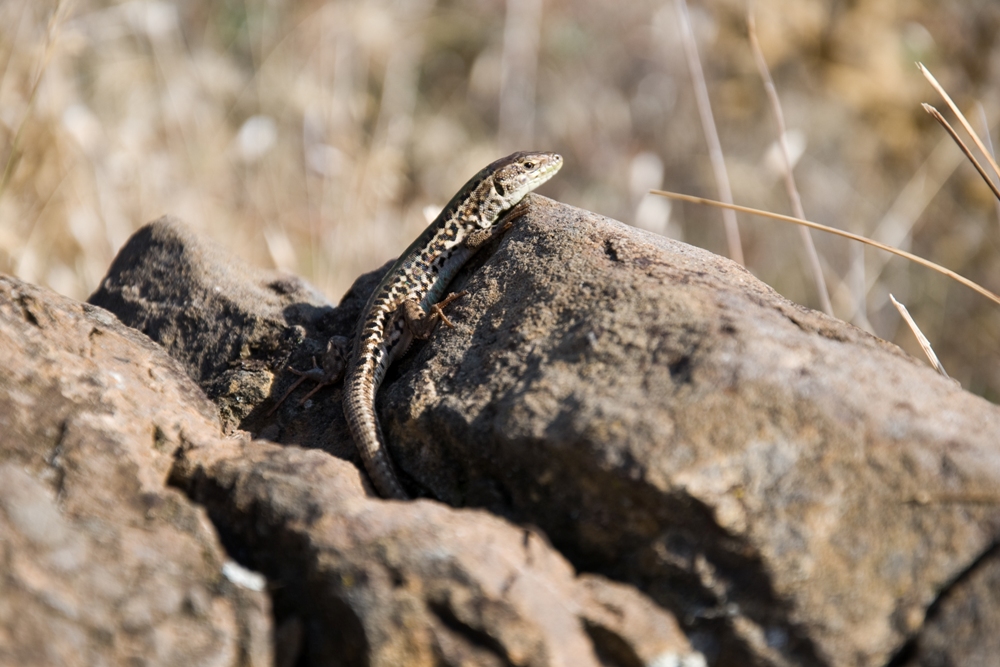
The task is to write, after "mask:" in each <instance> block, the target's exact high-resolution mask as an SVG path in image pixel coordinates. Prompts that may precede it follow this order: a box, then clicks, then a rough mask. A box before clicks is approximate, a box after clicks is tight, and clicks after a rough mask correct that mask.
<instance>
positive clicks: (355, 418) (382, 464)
mask: <svg viewBox="0 0 1000 667" xmlns="http://www.w3.org/2000/svg"><path fill="white" fill-rule="evenodd" d="M373 380H374V378H373V377H372V375H371V374H369V373H366V372H364V369H359V370H358V371H357V372H353V373H351V374H350V375H349V376H348V377H347V382H346V383H345V395H344V415H345V416H346V417H347V427H348V428H349V429H350V431H351V437H353V438H354V444H355V445H357V448H358V452H360V453H361V459H362V460H363V461H364V463H365V469H367V470H368V476H369V477H371V480H372V483H373V484H374V485H375V489H376V490H377V491H378V492H379V495H381V496H382V497H383V498H391V499H395V500H407V499H409V497H410V496H409V494H407V493H406V491H405V490H404V489H403V486H402V484H400V483H399V476H398V475H397V474H396V468H395V466H394V465H393V464H392V458H391V457H390V456H389V453H388V452H387V451H386V448H385V438H384V437H383V436H382V427H381V426H380V425H379V423H378V415H376V414H375V392H376V390H377V389H378V385H377V384H376V383H375V382H374V381H373Z"/></svg>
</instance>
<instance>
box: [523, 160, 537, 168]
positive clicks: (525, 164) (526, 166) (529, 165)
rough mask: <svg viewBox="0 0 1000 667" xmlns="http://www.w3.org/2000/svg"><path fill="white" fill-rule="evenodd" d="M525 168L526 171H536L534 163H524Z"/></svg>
mask: <svg viewBox="0 0 1000 667" xmlns="http://www.w3.org/2000/svg"><path fill="white" fill-rule="evenodd" d="M524 168H525V169H534V168H535V163H534V162H525V163H524Z"/></svg>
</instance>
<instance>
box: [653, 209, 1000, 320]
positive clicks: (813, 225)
mask: <svg viewBox="0 0 1000 667" xmlns="http://www.w3.org/2000/svg"><path fill="white" fill-rule="evenodd" d="M650 192H651V193H653V194H654V195H660V196H662V197H666V198H668V199H676V200H678V201H686V202H690V203H692V204H704V205H705V206H715V207H716V208H729V209H732V210H734V211H739V212H741V213H749V214H751V215H759V216H761V217H764V218H771V219H772V220H778V221H779V222H790V223H792V224H793V225H803V226H805V227H809V228H810V229H818V230H820V231H823V232H827V233H830V234H835V235H837V236H842V237H844V238H845V239H851V240H852V241H858V242H860V243H864V244H866V245H870V246H872V247H873V248H878V249H879V250H885V251H886V252H891V253H892V254H894V255H899V256H900V257H905V258H906V259H908V260H910V261H911V262H915V263H917V264H920V265H921V266H926V267H927V268H928V269H931V270H932V271H937V272H938V273H940V274H942V275H945V276H948V277H949V278H951V279H952V280H955V281H957V282H960V283H962V284H963V285H965V286H966V287H968V288H969V289H971V290H975V291H976V292H979V293H980V294H982V295H983V296H985V297H986V298H987V299H989V300H990V301H992V302H994V303H996V304H1000V296H997V295H996V294H994V293H993V292H991V291H989V290H988V289H986V288H985V287H983V286H982V285H979V284H978V283H974V282H973V281H971V280H969V279H968V278H966V277H965V276H962V275H959V274H957V273H955V272H954V271H952V270H951V269H946V268H944V267H943V266H941V265H940V264H935V263H934V262H932V261H930V260H927V259H924V258H923V257H920V256H918V255H914V254H913V253H910V252H906V251H905V250H900V249H898V248H893V247H892V246H888V245H885V244H884V243H879V242H878V241H873V240H872V239H869V238H866V237H864V236H860V235H858V234H852V233H851V232H845V231H844V230H843V229H837V228H836V227H827V226H826V225H821V224H819V223H818V222H812V221H810V220H800V219H798V218H793V217H792V216H790V215H781V214H780V213H771V212H770V211H762V210H760V209H759V208H750V207H749V206H740V205H739V204H726V203H724V202H721V201H715V200H714V199H705V198H703V197H694V196H692V195H682V194H680V193H678V192H666V191H664V190H650Z"/></svg>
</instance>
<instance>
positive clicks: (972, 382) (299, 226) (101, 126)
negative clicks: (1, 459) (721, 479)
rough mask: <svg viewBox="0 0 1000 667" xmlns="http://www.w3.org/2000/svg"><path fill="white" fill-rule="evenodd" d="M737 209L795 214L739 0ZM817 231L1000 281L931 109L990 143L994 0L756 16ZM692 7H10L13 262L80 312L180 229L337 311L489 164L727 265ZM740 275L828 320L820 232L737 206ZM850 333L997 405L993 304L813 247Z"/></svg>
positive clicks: (702, 8)
mask: <svg viewBox="0 0 1000 667" xmlns="http://www.w3.org/2000/svg"><path fill="white" fill-rule="evenodd" d="M688 7H689V14H690V24H691V26H692V28H691V34H692V35H693V37H694V39H695V42H696V43H697V46H698V49H699V51H700V54H701V61H702V65H703V68H704V83H705V85H706V86H707V90H708V94H709V96H710V98H711V101H712V105H713V111H714V115H715V121H716V124H717V127H718V133H719V137H720V142H721V146H722V150H723V153H724V155H725V162H726V166H727V168H728V172H729V177H730V179H731V181H732V190H733V196H734V199H735V201H736V202H738V203H742V204H746V205H750V206H756V207H759V208H766V209H768V210H772V211H776V212H781V213H790V212H791V209H790V203H789V198H788V195H787V193H786V190H785V186H784V183H783V180H782V168H781V160H780V153H779V151H778V144H777V143H776V139H777V136H778V135H777V130H776V125H775V121H774V117H773V114H772V111H771V107H770V105H769V103H768V99H767V96H766V93H765V90H764V86H763V85H762V82H761V78H760V75H759V74H758V71H757V69H756V67H755V65H754V59H753V56H752V52H751V50H750V45H749V41H748V32H747V21H746V17H747V11H748V5H747V3H746V2H745V0H703V1H700V2H698V1H696V0H691V2H690V4H689V6H688ZM753 12H754V15H755V17H756V23H757V32H758V35H759V39H760V43H761V48H762V51H763V54H764V56H765V57H766V59H767V61H768V63H769V65H770V68H771V71H772V74H773V76H774V79H775V83H776V86H777V91H778V94H779V95H780V97H781V101H782V105H783V109H784V114H785V119H786V126H787V134H786V137H787V140H788V145H789V148H790V152H791V156H792V158H793V159H794V161H795V176H796V178H797V181H798V186H799V190H800V193H801V197H802V202H803V206H804V209H805V214H806V216H807V217H808V218H809V219H812V220H815V221H817V222H821V223H825V224H828V225H832V226H836V227H840V228H843V229H846V230H850V231H853V232H856V233H860V234H864V235H868V236H872V237H874V238H877V239H879V240H882V241H884V242H887V243H890V244H893V245H897V246H899V247H903V248H906V249H910V250H912V251H913V252H915V253H917V254H919V255H922V256H924V257H926V258H928V259H931V260H933V261H936V262H939V263H941V264H944V265H945V266H947V267H949V268H952V269H954V270H956V271H958V272H960V273H963V274H964V275H966V276H967V277H969V278H971V279H973V280H975V281H977V282H979V283H981V284H983V285H985V286H986V287H987V288H989V289H992V290H993V291H1000V261H998V260H1000V215H998V208H997V204H996V202H995V201H994V200H993V199H992V196H991V194H990V192H989V190H988V189H987V187H986V186H985V185H984V184H983V183H982V182H981V180H980V178H979V176H978V175H977V174H976V173H975V171H974V169H973V168H972V167H971V166H970V165H969V164H968V163H967V162H966V161H965V160H964V158H963V157H962V155H961V153H960V152H959V150H958V149H957V148H955V147H954V145H953V144H952V143H951V141H950V140H949V139H948V138H947V136H946V135H945V133H944V132H943V131H942V130H941V128H940V127H939V126H938V125H937V124H936V123H935V122H934V121H933V120H932V119H931V118H930V117H929V116H927V114H925V113H924V111H923V110H922V109H921V108H920V106H919V104H920V102H921V101H927V102H930V103H932V104H935V105H936V106H938V107H939V108H941V109H942V110H943V109H945V105H944V104H943V103H941V102H940V100H939V99H938V97H937V95H936V93H935V92H934V91H933V89H932V88H931V87H930V86H929V85H928V84H927V82H926V81H925V80H924V79H923V77H922V76H921V75H920V73H919V72H918V71H917V69H916V67H915V66H914V61H917V60H919V61H922V62H924V63H925V64H926V65H927V66H928V67H929V68H930V69H931V71H932V72H934V74H935V75H936V76H937V78H938V79H939V80H940V81H941V83H942V84H943V85H944V86H945V88H946V89H947V90H948V91H949V92H950V93H951V95H952V96H953V97H954V98H955V100H956V102H957V103H958V104H959V106H960V107H961V108H962V109H963V110H964V111H965V112H966V114H967V115H968V116H969V118H970V120H971V121H972V122H973V124H974V125H975V126H976V127H977V129H981V128H983V127H984V126H988V127H989V128H990V129H991V130H992V131H993V132H994V135H995V134H996V130H997V123H998V121H1000V71H998V68H1000V43H998V40H1000V3H997V2H996V1H995V0H964V1H963V2H960V3H945V2H939V1H937V0H850V1H847V0H757V1H756V3H755V5H754V7H753ZM679 16H680V15H679V12H678V6H677V4H676V3H675V2H674V0H660V1H656V2H654V1H648V0H630V1H629V2H622V3H611V2H599V1H597V0H506V1H504V0H466V1H463V2H458V1H455V0H438V1H434V0H331V1H328V2H321V1H318V0H297V1H293V0H286V1H278V0H221V1H216V2H203V1H201V0H181V1H178V2H169V1H167V0H132V1H130V2H124V3H114V2H101V1H95V0H74V1H71V0H63V1H62V2H54V1H43V0H0V21H2V25H3V28H2V30H0V161H2V164H3V165H4V172H3V180H2V181H0V271H3V272H6V273H11V274H14V275H16V276H18V277H20V278H22V279H24V280H28V281H31V282H35V283H39V284H43V285H47V286H49V287H51V288H53V289H55V290H56V291H58V292H60V293H63V294H66V295H69V296H71V297H75V298H77V299H85V298H86V297H87V296H88V295H89V294H90V293H91V292H92V291H93V290H94V289H95V288H96V287H97V285H98V283H99V281H100V280H101V278H102V277H103V275H104V273H105V271H106V270H107V267H108V265H109V263H110V261H111V259H112V258H113V257H114V254H115V253H116V252H117V250H118V249H119V248H120V247H121V245H122V244H123V243H124V242H125V240H126V239H127V238H128V236H129V235H130V234H131V233H132V232H133V231H134V230H136V229H137V228H138V227H139V226H141V225H142V224H144V223H146V222H148V221H150V220H153V219H155V218H157V217H159V216H161V215H163V214H166V213H170V214H174V215H177V216H180V217H182V218H183V219H185V220H186V221H187V222H188V223H189V224H191V225H192V226H194V227H196V228H199V229H201V230H203V231H204V232H205V233H206V234H208V235H209V236H211V237H213V238H215V239H216V240H217V241H220V242H222V243H224V244H225V245H227V246H228V247H229V248H231V249H232V251H233V252H234V253H235V254H236V255H238V256H240V257H242V258H244V259H245V260H246V261H248V262H251V263H253V264H256V265H259V266H265V267H277V268H280V269H284V270H288V271H292V272H295V273H298V274H300V275H302V276H304V277H305V278H307V279H308V280H310V281H311V282H313V283H314V284H315V285H316V286H317V287H319V288H320V289H321V290H322V291H324V292H325V293H326V294H327V295H328V297H329V298H330V299H331V300H333V301H335V302H336V301H337V300H339V298H340V296H341V295H342V294H343V293H344V292H345V291H346V290H347V288H348V287H349V286H350V284H351V282H352V281H353V280H354V278H355V277H357V276H358V275H359V274H360V273H362V272H365V271H369V270H371V269H374V268H376V267H378V266H379V265H381V264H382V263H383V262H384V261H386V260H387V259H389V258H392V257H394V256H395V255H397V254H398V253H399V252H400V251H401V250H402V249H404V248H405V247H406V246H407V245H408V244H409V242H410V241H411V240H412V238H413V237H415V236H416V235H417V234H418V233H419V231H420V230H421V229H422V228H423V227H424V226H425V225H426V224H427V221H428V217H427V216H428V215H433V214H434V213H436V210H437V207H440V206H442V205H443V204H444V203H446V202H447V200H448V199H449V198H450V197H451V195H452V194H453V193H454V192H455V191H457V189H458V188H459V187H460V186H461V185H462V183H464V182H465V180H466V179H467V178H468V177H469V176H471V175H472V174H473V173H475V172H476V171H478V170H479V169H480V168H482V167H483V166H484V165H486V164H487V163H488V162H490V161H491V160H493V159H494V158H496V157H498V156H500V155H503V154H506V153H508V152H511V151H513V150H519V149H529V148H530V149H545V150H555V151H558V152H560V153H562V154H563V156H564V157H565V158H566V166H565V167H564V169H563V171H562V172H561V173H560V175H559V176H558V177H557V178H555V179H554V180H553V181H551V182H550V183H549V184H548V185H546V186H545V187H544V188H543V190H542V193H543V194H546V195H548V196H551V197H553V198H556V199H559V200H561V201H563V202H566V203H569V204H573V205H575V206H579V207H583V208H587V209H590V210H593V211H596V212H598V213H601V214H604V215H607V216H610V217H613V218H617V219H618V220H621V221H623V222H626V223H628V224H632V225H635V226H637V227H641V228H644V229H647V230H650V231H652V232H655V233H658V234H664V235H666V236H669V237H672V238H675V239H680V240H683V241H685V242H688V243H692V244H695V245H698V246H701V247H703V248H707V249H708V250H711V251H713V252H717V253H719V254H724V255H726V254H728V249H727V244H726V234H725V227H724V225H723V222H722V216H721V214H720V212H719V211H717V210H712V209H707V208H699V207H695V206H691V205H682V204H677V203H675V204H673V205H671V204H670V203H669V202H667V201H666V200H664V199H662V198H656V197H651V196H649V195H647V194H646V192H647V191H648V190H649V189H650V188H664V189H668V190H675V191H680V192H684V193H689V194H695V195H702V196H708V197H713V198H715V197H717V195H718V189H717V186H716V182H715V179H714V177H713V172H712V167H711V164H710V161H709V158H708V149H707V147H706V139H705V135H704V133H703V131H702V124H701V121H700V120H699V115H698V109H697V105H696V102H695V95H694V92H693V91H694V88H693V83H692V81H693V79H692V76H691V73H690V71H689V68H688V63H687V61H686V60H685V51H684V48H683V41H682V33H681V29H680V25H681V24H680V21H679ZM739 226H740V232H741V235H742V242H743V250H744V253H745V261H746V265H747V268H749V269H750V270H751V271H752V272H753V273H754V274H755V275H757V276H758V277H760V278H761V279H762V280H764V281H765V282H767V283H768V284H770V285H772V286H773V287H774V288H775V289H777V290H778V291H779V292H781V293H782V294H784V295H786V296H787V297H789V298H790V299H792V300H794V301H796V302H798V303H801V304H805V305H807V306H811V307H814V308H818V307H819V306H820V301H819V297H818V295H817V291H816V289H815V286H814V282H813V280H812V277H811V273H810V270H809V268H808V264H807V261H806V254H805V252H804V251H803V247H802V242H801V239H800V235H799V232H798V231H797V230H796V229H793V228H789V227H786V226H784V225H781V224H780V223H776V222H770V221H766V220H762V219H756V218H749V217H747V216H742V215H741V216H739ZM813 238H814V239H815V243H816V246H817V249H818V252H819V256H820V260H821V263H822V267H823V272H824V274H825V278H826V281H827V283H828V285H829V289H830V294H831V298H832V304H833V311H834V313H835V315H836V316H837V317H840V318H842V319H844V320H847V321H850V322H853V323H854V324H856V325H858V326H860V327H862V328H865V329H867V330H868V331H871V332H872V333H874V334H876V335H878V336H880V337H882V338H885V339H888V340H891V341H894V342H897V343H899V344H900V345H901V346H902V347H904V348H905V349H907V350H908V351H910V352H911V353H912V354H914V355H916V356H919V357H921V358H922V355H921V353H920V350H919V348H918V347H917V345H916V343H915V342H914V340H913V336H912V334H911V333H910V331H909V330H908V329H907V328H906V326H905V324H903V323H902V322H901V320H900V318H899V315H898V314H897V312H896V310H895V309H894V308H893V306H892V305H891V303H890V302H889V299H888V295H889V293H890V292H891V293H892V294H894V295H895V296H896V298H898V299H900V300H901V301H902V302H903V303H905V304H906V305H907V306H908V307H909V309H910V311H911V313H912V314H913V315H914V317H915V319H916V321H917V322H918V323H919V325H920V326H921V327H922V329H923V330H924V332H925V333H926V334H927V336H928V337H929V338H930V340H931V342H932V343H933V345H934V347H935V349H936V351H937V352H938V354H939V356H940V357H941V359H942V362H943V364H944V366H945V368H946V369H947V370H948V371H949V373H950V374H951V375H952V376H953V377H955V378H957V379H958V380H959V381H960V382H961V383H962V385H963V386H964V387H965V388H967V389H969V390H970V391H973V392H976V393H978V394H981V395H983V396H985V397H987V398H988V399H990V400H992V401H994V402H998V401H1000V364H998V361H1000V346H998V342H1000V306H997V305H995V304H993V303H991V302H989V301H988V300H986V299H985V298H983V297H981V296H979V295H977V294H975V293H974V292H972V291H970V290H968V289H967V288H965V287H962V286H960V285H958V284H957V283H954V282H952V281H950V280H948V279H946V278H944V277H942V276H939V275H937V274H934V273H931V272H929V271H928V270H926V269H924V268H921V267H918V266H915V265H913V264H910V263H908V262H906V261H905V260H902V259H898V258H891V259H890V258H889V257H888V256H887V255H884V254H882V253H880V252H879V251H875V250H871V249H862V248H861V247H860V246H858V245H856V244H853V243H852V242H849V241H846V240H843V239H839V238H834V237H829V236H825V235H821V234H819V233H815V232H814V233H813Z"/></svg>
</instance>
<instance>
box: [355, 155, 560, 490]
mask: <svg viewBox="0 0 1000 667" xmlns="http://www.w3.org/2000/svg"><path fill="white" fill-rule="evenodd" d="M562 162H563V160H562V157H561V156H559V155H556V154H555V153H514V154H513V155H509V156H507V157H505V158H502V159H500V160H497V161H496V162H494V163H492V164H490V165H489V166H488V167H486V168H485V169H483V170H482V171H480V172H479V173H478V174H476V175H475V176H473V177H472V179H471V180H469V182H468V183H466V184H465V186H464V187H463V188H462V189H461V190H459V192H458V194H456V195H455V196H454V197H452V199H451V201H450V202H448V205H447V206H445V208H444V210H443V211H441V214H440V215H438V217H437V218H436V219H435V220H434V222H432V223H431V224H430V225H428V227H427V229H426V230H424V232H423V234H421V235H420V236H419V237H417V240H416V241H414V242H413V243H412V244H411V245H410V247H409V248H407V249H406V251H405V252H404V253H403V254H402V255H401V256H400V258H399V259H398V260H396V263H395V264H393V265H392V268H390V269H389V271H388V273H386V274H385V277H384V278H382V282H380V283H379V284H378V287H376V288H375V291H374V292H373V293H372V296H371V298H370V299H369V300H368V304H367V305H366V306H365V309H364V311H363V315H362V318H361V321H360V322H359V324H358V331H357V335H356V336H355V338H354V347H353V350H352V352H351V356H350V360H349V362H348V366H347V379H346V381H345V383H344V414H345V416H346V417H347V424H348V427H349V428H350V430H351V435H352V436H353V438H354V443H355V445H357V447H358V451H359V452H360V453H361V458H362V459H363V460H364V462H365V468H366V469H367V470H368V474H369V476H370V477H371V479H372V482H373V483H374V484H375V488H376V489H377V490H378V492H379V493H380V494H381V495H382V496H384V497H386V498H396V499H406V498H408V497H409V496H408V495H407V493H406V491H405V490H404V489H403V486H402V484H400V482H399V476H398V475H397V474H396V469H395V467H394V465H393V463H392V459H391V458H390V457H389V454H388V452H387V451H386V447H385V438H384V437H383V436H382V429H381V427H380V426H379V422H378V415H376V414H375V394H376V392H378V388H379V385H381V384H382V379H383V378H384V377H385V372H386V369H388V367H389V365H390V364H391V363H392V362H394V361H395V360H396V359H398V358H399V357H400V356H402V355H403V354H404V353H405V352H406V350H407V348H409V346H410V343H412V342H413V339H414V338H426V337H427V336H428V335H430V332H431V331H432V330H433V328H434V326H435V325H436V324H437V321H438V320H439V319H440V320H443V321H445V322H447V319H446V318H445V317H444V315H443V313H442V312H441V306H443V305H446V304H447V303H449V302H450V301H451V300H452V298H454V296H455V295H452V296H451V297H449V298H447V299H445V300H444V301H442V300H441V297H442V295H443V294H444V290H445V288H446V287H447V286H448V283H449V282H450V281H451V279H452V278H453V277H454V276H455V274H456V273H458V270H459V269H460V268H461V267H462V265H463V264H464V263H465V262H466V261H467V260H468V259H469V258H470V257H471V256H472V255H473V254H474V253H475V252H476V250H477V249H478V248H479V247H480V246H481V245H482V244H483V243H485V242H486V241H487V240H488V239H489V238H490V236H491V234H492V233H493V232H494V231H495V229H496V223H497V222H498V221H499V220H501V219H502V218H503V216H504V214H505V213H507V212H508V211H510V209H512V208H513V207H514V206H516V205H517V204H518V203H519V202H520V201H521V200H522V199H523V198H524V196H525V195H527V194H528V193H529V192H531V191H532V190H534V189H535V188H537V187H538V186H540V185H541V184H542V183H544V182H545V181H547V180H549V179H550V178H552V177H553V176H554V175H555V173H556V172H557V171H559V169H560V167H562Z"/></svg>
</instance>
